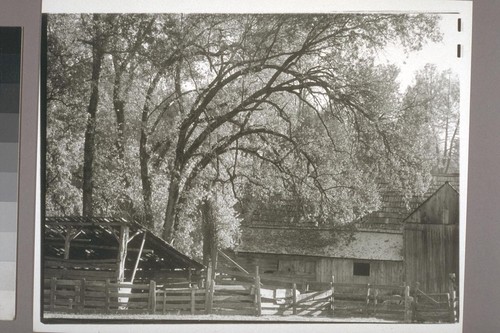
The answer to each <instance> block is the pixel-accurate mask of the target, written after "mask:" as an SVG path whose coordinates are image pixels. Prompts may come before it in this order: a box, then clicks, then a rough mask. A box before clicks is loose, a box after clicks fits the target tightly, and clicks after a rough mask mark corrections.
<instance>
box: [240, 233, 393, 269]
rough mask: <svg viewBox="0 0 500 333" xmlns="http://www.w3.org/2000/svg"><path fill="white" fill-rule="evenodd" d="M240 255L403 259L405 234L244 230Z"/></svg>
mask: <svg viewBox="0 0 500 333" xmlns="http://www.w3.org/2000/svg"><path fill="white" fill-rule="evenodd" d="M235 251H237V252H247V253H270V254H287V255H305V256H319V257H333V258H351V259H363V260H390V261H401V260H403V235H402V234H401V233H395V232H374V231H369V232H364V231H355V232H352V231H339V230H337V229H322V228H290V227H288V228H275V227H274V228H266V227H243V230H242V239H241V242H240V244H239V245H238V247H237V248H236V249H235Z"/></svg>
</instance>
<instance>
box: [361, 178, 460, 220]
mask: <svg viewBox="0 0 500 333" xmlns="http://www.w3.org/2000/svg"><path fill="white" fill-rule="evenodd" d="M445 183H448V184H449V185H450V186H451V187H453V188H454V189H455V190H456V191H457V192H458V190H459V174H458V173H453V174H434V175H433V176H432V181H431V184H430V186H429V188H428V189H427V191H426V192H425V194H424V195H421V196H420V195H415V196H413V197H411V198H410V199H409V201H408V202H406V201H405V200H404V199H403V195H402V194H401V193H400V192H398V191H394V190H387V191H383V193H382V197H381V206H380V209H378V210H377V211H374V212H372V213H370V214H368V215H366V216H364V217H363V218H361V219H360V220H359V221H357V226H358V228H360V229H393V230H400V229H401V228H402V222H403V221H404V220H405V219H406V217H407V216H408V215H409V214H410V213H411V212H413V211H414V210H415V209H416V208H417V207H419V206H420V205H421V204H422V202H424V201H425V200H426V199H427V198H429V197H430V196H431V195H433V194H434V193H435V192H436V191H437V190H438V189H439V188H440V187H441V186H442V185H443V184H445Z"/></svg>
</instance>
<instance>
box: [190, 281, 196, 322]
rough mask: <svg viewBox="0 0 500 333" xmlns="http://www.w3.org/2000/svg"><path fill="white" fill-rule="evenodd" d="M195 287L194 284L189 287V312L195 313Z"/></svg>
mask: <svg viewBox="0 0 500 333" xmlns="http://www.w3.org/2000/svg"><path fill="white" fill-rule="evenodd" d="M196 288H197V287H195V286H193V287H191V314H192V315H194V313H195V305H196Z"/></svg>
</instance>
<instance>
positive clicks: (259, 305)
mask: <svg viewBox="0 0 500 333" xmlns="http://www.w3.org/2000/svg"><path fill="white" fill-rule="evenodd" d="M255 301H256V303H257V304H256V305H257V308H256V310H257V316H261V315H262V301H261V297H260V276H259V266H255Z"/></svg>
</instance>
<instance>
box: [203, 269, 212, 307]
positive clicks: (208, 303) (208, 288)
mask: <svg viewBox="0 0 500 333" xmlns="http://www.w3.org/2000/svg"><path fill="white" fill-rule="evenodd" d="M206 281H207V282H206V284H205V312H206V314H212V303H213V292H214V286H213V283H214V282H213V279H212V265H211V264H209V265H208V268H207V278H206Z"/></svg>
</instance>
